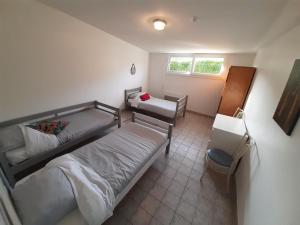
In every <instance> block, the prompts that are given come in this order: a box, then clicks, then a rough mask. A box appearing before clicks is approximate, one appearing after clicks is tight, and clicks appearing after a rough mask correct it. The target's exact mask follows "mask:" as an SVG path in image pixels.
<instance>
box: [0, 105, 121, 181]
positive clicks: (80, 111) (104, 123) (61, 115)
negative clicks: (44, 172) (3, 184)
mask: <svg viewBox="0 0 300 225" xmlns="http://www.w3.org/2000/svg"><path fill="white" fill-rule="evenodd" d="M45 120H50V121H53V120H60V121H67V122H68V125H67V126H66V127H65V128H64V129H63V130H62V131H61V132H60V133H59V134H58V135H57V136H56V137H57V141H58V144H57V145H56V146H55V147H54V148H53V149H50V150H49V151H47V152H43V153H42V154H37V155H34V156H29V155H28V154H27V152H26V148H25V141H24V133H22V131H21V128H20V125H22V126H23V125H24V124H26V126H27V125H28V124H32V123H35V122H39V121H45ZM115 125H118V126H119V127H120V125H121V119H120V110H119V109H118V108H115V107H112V106H109V105H106V104H103V103H100V102H97V101H92V102H87V103H83V104H79V105H73V106H68V107H65V108H60V109H56V110H51V111H47V112H43V113H38V114H34V115H31V116H26V117H22V118H18V119H13V120H10V121H5V122H1V123H0V163H1V167H2V169H3V171H4V173H5V175H6V177H7V178H8V181H9V182H10V184H11V185H12V186H13V185H14V184H15V183H16V181H18V180H20V179H22V178H23V177H25V176H27V175H28V174H30V173H32V172H33V171H35V170H37V169H39V168H41V167H42V166H44V165H45V164H46V163H47V162H48V161H49V160H51V159H52V158H54V157H56V156H58V155H60V154H64V153H67V152H68V151H72V150H74V149H75V148H78V147H79V146H80V145H81V144H82V143H86V142H88V141H89V140H90V139H92V138H93V137H95V136H98V135H100V134H101V133H103V132H105V131H106V130H107V129H109V128H111V127H113V126H115Z"/></svg>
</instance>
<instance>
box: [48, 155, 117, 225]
mask: <svg viewBox="0 0 300 225" xmlns="http://www.w3.org/2000/svg"><path fill="white" fill-rule="evenodd" d="M47 167H59V168H60V169H61V170H62V171H63V172H64V174H65V175H66V177H67V178H68V180H69V182H70V183H71V186H72V189H73V192H74V196H75V198H76V202H77V205H78V208H79V211H80V213H81V214H82V216H83V217H84V218H85V220H86V221H87V223H88V224H89V225H100V224H102V223H103V222H104V221H105V220H106V219H107V218H108V217H110V216H112V214H113V206H114V202H115V196H114V192H113V190H112V188H111V186H110V184H109V183H108V182H107V180H105V179H104V178H102V177H101V176H99V175H98V174H97V173H96V172H95V171H94V170H93V169H92V168H90V167H88V166H86V165H84V164H83V163H80V161H79V160H78V159H76V158H75V157H74V156H73V155H71V154H66V155H63V156H61V157H58V158H56V159H54V160H52V161H51V162H49V163H48V164H47Z"/></svg>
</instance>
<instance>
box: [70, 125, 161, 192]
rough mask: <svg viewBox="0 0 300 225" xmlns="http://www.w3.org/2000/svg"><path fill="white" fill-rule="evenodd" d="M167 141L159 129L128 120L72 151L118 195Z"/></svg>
mask: <svg viewBox="0 0 300 225" xmlns="http://www.w3.org/2000/svg"><path fill="white" fill-rule="evenodd" d="M166 140H167V136H166V135H164V134H162V133H160V132H157V131H155V130H152V129H149V128H145V127H144V126H141V125H138V124H135V123H129V124H127V125H126V126H124V127H122V128H121V129H118V130H116V131H115V132H113V133H110V134H108V135H107V136H105V137H103V138H101V139H99V140H97V141H95V142H93V143H91V144H88V145H86V146H83V147H82V148H80V149H78V150H76V151H74V152H73V153H72V154H73V155H74V156H75V157H77V158H78V160H81V161H82V163H85V164H88V165H89V166H91V167H92V168H93V169H94V170H95V171H96V172H97V173H99V174H100V175H101V176H102V177H104V178H105V179H106V180H107V181H108V182H109V183H110V185H111V186H112V188H113V190H114V194H115V196H117V195H118V194H119V193H120V192H121V191H122V190H123V188H124V187H125V186H126V185H127V184H128V183H129V182H130V180H131V179H132V178H133V177H134V176H135V175H136V174H137V172H138V171H139V170H140V169H141V167H143V166H144V165H145V163H146V162H147V161H148V160H149V159H150V158H151V157H152V156H153V155H154V154H155V153H156V152H157V150H158V149H159V148H160V146H161V145H163V144H164V143H165V142H166Z"/></svg>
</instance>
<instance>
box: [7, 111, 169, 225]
mask: <svg viewBox="0 0 300 225" xmlns="http://www.w3.org/2000/svg"><path fill="white" fill-rule="evenodd" d="M132 120H133V121H132V122H130V123H128V124H126V125H125V126H123V127H122V128H120V129H117V130H115V131H113V132H111V133H109V134H108V135H106V136H104V137H103V138H101V139H98V140H96V141H94V142H92V143H90V144H87V145H85V146H83V147H81V148H79V149H77V150H75V151H73V152H71V153H69V154H66V155H63V156H60V157H58V158H55V159H54V160H52V161H50V162H49V163H48V164H47V165H46V166H45V167H44V168H42V169H41V170H39V171H38V172H36V173H34V174H32V175H30V176H28V177H26V178H24V179H23V180H21V181H19V182H18V183H17V184H16V185H15V188H14V189H12V190H11V191H10V195H11V197H12V201H13V204H12V205H14V206H15V212H13V213H15V214H17V215H18V217H19V219H20V221H22V224H23V225H39V224H45V221H47V224H59V225H77V224H78V225H79V224H80V225H83V224H90V225H93V224H101V223H103V222H104V221H105V220H106V219H107V218H109V217H110V216H111V215H112V212H113V209H114V208H115V206H116V205H117V204H118V203H119V202H120V201H121V200H122V199H123V197H124V196H125V195H126V194H127V192H128V191H129V190H130V189H131V188H132V186H133V185H134V184H135V183H136V182H137V181H138V179H139V178H140V177H141V176H142V175H143V174H144V172H145V171H146V170H147V169H148V168H149V167H150V166H151V164H152V163H153V162H154V161H155V160H156V159H157V158H158V157H159V156H160V155H161V154H162V152H163V151H166V154H167V153H168V152H169V148H170V141H171V136H172V125H170V124H168V123H165V122H163V121H160V120H157V119H154V118H151V117H148V116H144V115H141V114H135V113H134V115H133V117H132ZM1 198H2V197H1ZM10 210H11V209H10ZM12 224H17V223H12Z"/></svg>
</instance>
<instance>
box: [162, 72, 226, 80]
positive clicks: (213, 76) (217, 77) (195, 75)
mask: <svg viewBox="0 0 300 225" xmlns="http://www.w3.org/2000/svg"><path fill="white" fill-rule="evenodd" d="M167 75H168V76H181V77H191V78H201V79H213V80H224V79H225V78H226V77H225V76H224V75H223V74H198V73H192V74H186V73H170V72H167Z"/></svg>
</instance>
